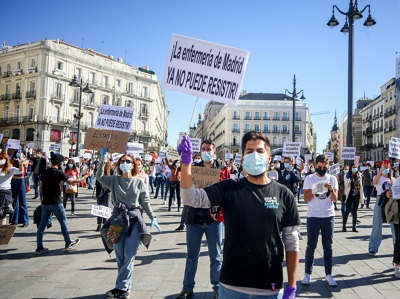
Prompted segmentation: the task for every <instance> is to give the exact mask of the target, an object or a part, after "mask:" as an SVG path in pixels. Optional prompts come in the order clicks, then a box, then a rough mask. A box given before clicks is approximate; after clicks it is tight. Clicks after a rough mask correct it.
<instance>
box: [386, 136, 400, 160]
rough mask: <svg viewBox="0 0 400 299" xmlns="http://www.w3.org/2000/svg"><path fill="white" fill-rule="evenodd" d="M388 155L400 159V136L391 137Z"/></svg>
mask: <svg viewBox="0 0 400 299" xmlns="http://www.w3.org/2000/svg"><path fill="white" fill-rule="evenodd" d="M388 156H389V158H394V159H400V138H396V137H392V138H390V140H389V153H388Z"/></svg>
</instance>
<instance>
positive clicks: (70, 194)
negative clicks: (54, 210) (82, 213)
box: [63, 159, 79, 216]
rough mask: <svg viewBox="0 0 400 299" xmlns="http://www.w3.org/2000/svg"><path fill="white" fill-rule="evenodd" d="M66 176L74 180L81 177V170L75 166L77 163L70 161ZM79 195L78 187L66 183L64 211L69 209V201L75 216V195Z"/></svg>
mask: <svg viewBox="0 0 400 299" xmlns="http://www.w3.org/2000/svg"><path fill="white" fill-rule="evenodd" d="M64 172H65V174H66V175H67V176H68V177H69V178H72V179H74V180H76V179H77V178H78V177H79V170H78V167H76V165H75V161H74V160H72V159H69V160H68V162H67V165H66V167H65V170H64ZM76 193H78V186H77V185H75V186H73V185H70V184H68V183H67V182H65V183H64V186H63V206H64V209H65V210H67V209H66V207H67V202H68V199H69V200H70V201H71V216H73V215H75V195H76Z"/></svg>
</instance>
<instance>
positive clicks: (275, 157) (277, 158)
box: [274, 155, 282, 161]
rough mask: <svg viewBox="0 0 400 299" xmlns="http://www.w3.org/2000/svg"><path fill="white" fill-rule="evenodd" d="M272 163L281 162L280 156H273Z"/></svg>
mask: <svg viewBox="0 0 400 299" xmlns="http://www.w3.org/2000/svg"><path fill="white" fill-rule="evenodd" d="M274 161H282V156H280V155H276V156H274Z"/></svg>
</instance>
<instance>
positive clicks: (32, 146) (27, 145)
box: [26, 142, 35, 148]
mask: <svg viewBox="0 0 400 299" xmlns="http://www.w3.org/2000/svg"><path fill="white" fill-rule="evenodd" d="M26 147H27V148H34V147H35V143H34V142H28V143H27V144H26Z"/></svg>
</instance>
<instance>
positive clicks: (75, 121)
mask: <svg viewBox="0 0 400 299" xmlns="http://www.w3.org/2000/svg"><path fill="white" fill-rule="evenodd" d="M78 112H79V110H78V109H74V113H73V115H72V116H73V118H74V122H73V125H74V126H77V125H78V118H76V116H78Z"/></svg>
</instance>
